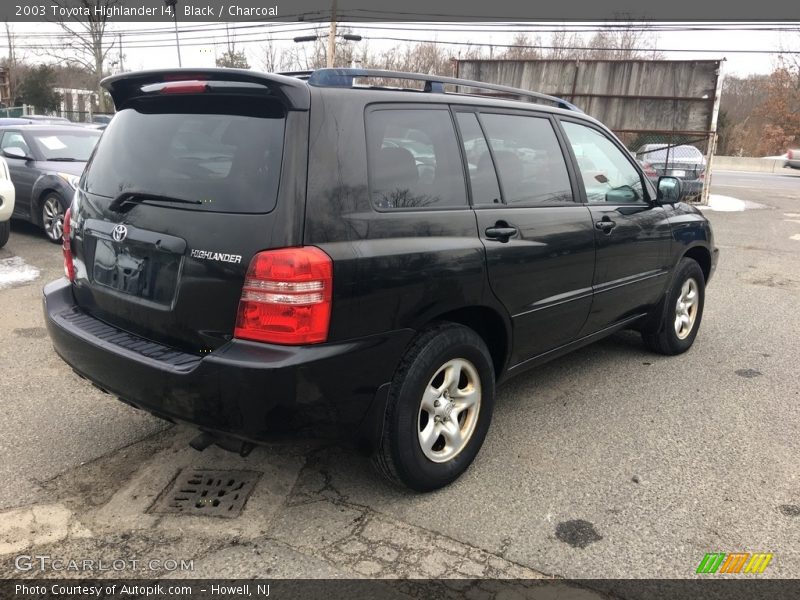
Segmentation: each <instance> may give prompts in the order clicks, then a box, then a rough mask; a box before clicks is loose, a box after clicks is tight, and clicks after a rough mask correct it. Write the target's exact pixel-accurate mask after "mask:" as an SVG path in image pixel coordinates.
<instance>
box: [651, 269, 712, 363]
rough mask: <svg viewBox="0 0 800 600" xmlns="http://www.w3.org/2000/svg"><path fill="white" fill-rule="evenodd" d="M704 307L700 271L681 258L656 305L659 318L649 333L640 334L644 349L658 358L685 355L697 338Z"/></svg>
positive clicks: (702, 283) (703, 284)
mask: <svg viewBox="0 0 800 600" xmlns="http://www.w3.org/2000/svg"><path fill="white" fill-rule="evenodd" d="M704 305H705V276H704V275H703V270H702V269H701V268H700V265H699V264H697V262H696V261H694V260H692V259H691V258H682V259H681V261H680V262H679V263H678V267H677V268H676V270H675V276H674V277H673V279H672V284H671V285H670V288H669V290H668V291H667V295H666V296H665V297H664V300H663V302H662V303H661V304H659V308H658V310H659V311H660V318H659V319H658V321H657V322H656V326H655V327H654V328H653V330H651V331H643V332H642V339H643V340H644V343H645V345H647V347H648V348H650V350H652V351H654V352H658V353H659V354H666V355H675V354H682V353H683V352H686V351H687V350H688V349H689V348H691V347H692V344H693V343H694V340H695V338H696V337H697V331H698V330H699V329H700V321H701V320H702V318H703V306H704Z"/></svg>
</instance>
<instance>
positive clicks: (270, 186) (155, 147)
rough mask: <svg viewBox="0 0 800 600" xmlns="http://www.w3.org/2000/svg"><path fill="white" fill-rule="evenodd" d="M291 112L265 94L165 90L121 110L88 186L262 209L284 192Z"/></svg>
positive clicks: (214, 206)
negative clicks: (183, 94)
mask: <svg viewBox="0 0 800 600" xmlns="http://www.w3.org/2000/svg"><path fill="white" fill-rule="evenodd" d="M284 124H285V115H284V112H283V109H282V108H281V107H280V106H279V105H278V104H277V103H273V102H270V101H268V100H265V99H263V98H253V99H249V98H241V99H240V98H235V97H220V96H216V97H215V96H209V97H204V98H202V99H199V98H163V99H161V98H160V99H154V100H153V101H149V102H146V103H140V104H137V105H136V107H135V108H127V109H125V110H122V111H120V112H119V113H117V115H116V116H115V117H114V119H113V121H112V122H111V124H110V125H109V126H108V128H107V129H106V131H105V133H104V134H103V137H102V139H101V141H100V143H99V144H98V146H97V151H96V152H95V155H94V157H93V158H92V161H91V163H90V164H89V166H88V168H87V171H86V176H85V178H84V182H83V186H84V188H85V190H86V191H87V192H89V193H91V194H96V195H99V196H105V197H107V198H109V199H114V198H116V197H118V196H119V195H121V194H135V193H141V194H150V195H157V196H165V197H168V198H176V199H180V200H195V201H200V204H197V205H194V204H180V205H176V206H180V207H181V208H186V207H190V208H191V209H192V210H203V211H210V212H235V213H263V212H269V211H270V210H272V209H273V208H274V207H275V202H276V198H277V195H278V182H279V176H280V168H281V160H282V156H283V135H284Z"/></svg>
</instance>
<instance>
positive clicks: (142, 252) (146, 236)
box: [86, 223, 186, 306]
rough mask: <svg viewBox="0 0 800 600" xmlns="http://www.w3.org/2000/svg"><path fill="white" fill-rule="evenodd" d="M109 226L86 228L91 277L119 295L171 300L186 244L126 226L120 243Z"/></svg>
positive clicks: (164, 302)
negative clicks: (112, 234)
mask: <svg viewBox="0 0 800 600" xmlns="http://www.w3.org/2000/svg"><path fill="white" fill-rule="evenodd" d="M109 225H111V226H113V224H106V223H104V224H103V225H102V226H100V227H97V226H95V227H87V231H86V233H87V234H88V235H87V238H88V239H89V240H91V242H92V243H90V246H92V247H93V248H92V250H93V251H92V252H91V255H92V261H91V280H92V282H93V283H94V284H95V285H99V286H103V287H105V288H107V289H110V290H113V291H114V292H117V293H119V294H125V295H127V296H135V297H136V298H138V299H141V300H146V301H149V302H153V303H156V304H160V305H163V306H170V305H171V304H172V303H173V301H174V300H175V295H176V292H177V289H178V281H179V280H180V272H181V266H182V262H183V250H184V249H185V247H186V244H185V242H184V241H183V240H181V239H180V238H174V237H171V236H163V235H159V234H157V233H154V232H150V231H143V230H137V229H134V228H131V227H129V228H128V235H127V237H126V239H125V240H124V241H123V242H117V241H115V240H114V239H112V237H111V231H108V232H106V231H103V230H105V229H109Z"/></svg>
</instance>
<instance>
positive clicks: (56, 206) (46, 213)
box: [42, 194, 67, 244]
mask: <svg viewBox="0 0 800 600" xmlns="http://www.w3.org/2000/svg"><path fill="white" fill-rule="evenodd" d="M66 212H67V209H66V208H65V207H64V201H63V200H62V199H61V196H59V195H58V194H48V195H47V196H46V197H45V199H44V200H43V201H42V229H43V230H44V233H45V235H46V236H47V239H48V240H50V241H51V242H53V243H54V244H60V243H61V235H62V234H63V233H64V213H66Z"/></svg>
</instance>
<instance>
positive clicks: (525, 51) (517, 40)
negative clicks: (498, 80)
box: [498, 33, 542, 60]
mask: <svg viewBox="0 0 800 600" xmlns="http://www.w3.org/2000/svg"><path fill="white" fill-rule="evenodd" d="M511 45H513V46H515V47H514V48H507V49H506V50H505V51H504V52H503V53H502V54H501V55H500V56H498V58H502V59H505V60H534V59H537V58H542V52H541V50H540V49H539V48H536V46H541V45H542V41H541V39H539V36H536V37H535V38H533V39H532V38H531V37H530V36H529V35H528V34H527V33H517V34H515V35H514V39H512V40H511Z"/></svg>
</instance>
